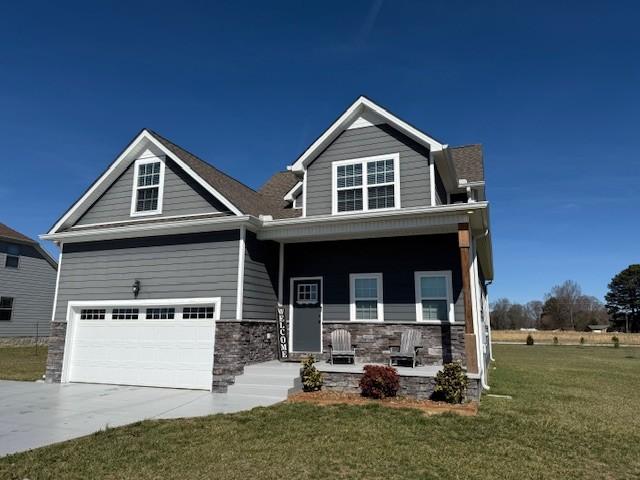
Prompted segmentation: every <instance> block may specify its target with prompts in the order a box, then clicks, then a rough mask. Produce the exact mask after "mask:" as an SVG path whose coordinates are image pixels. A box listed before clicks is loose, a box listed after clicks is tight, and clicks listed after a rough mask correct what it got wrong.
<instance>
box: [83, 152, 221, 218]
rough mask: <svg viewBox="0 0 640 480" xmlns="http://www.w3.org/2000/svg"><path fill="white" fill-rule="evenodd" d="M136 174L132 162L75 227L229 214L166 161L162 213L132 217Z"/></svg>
mask: <svg viewBox="0 0 640 480" xmlns="http://www.w3.org/2000/svg"><path fill="white" fill-rule="evenodd" d="M134 171H135V168H134V164H133V163H132V164H131V165H130V166H129V167H128V168H127V169H126V170H125V171H124V173H123V174H122V175H121V176H120V177H118V179H117V180H116V181H115V182H114V183H113V184H112V185H111V186H110V187H109V188H108V189H107V191H106V192H105V193H104V194H102V196H101V197H100V198H99V199H98V200H96V201H95V203H94V204H93V205H92V206H91V207H90V208H89V210H87V212H86V213H85V214H84V215H83V216H82V217H81V218H80V219H79V220H78V222H76V225H86V224H92V223H103V222H120V221H125V220H131V219H132V218H134V219H140V218H146V219H153V218H162V217H168V216H176V215H191V214H198V213H216V212H228V209H227V208H226V207H224V205H222V204H221V203H220V202H219V201H218V200H216V199H215V198H213V197H212V196H211V194H210V193H209V192H207V191H205V190H204V189H203V188H202V187H201V186H200V185H199V184H197V183H196V182H195V181H194V180H193V179H192V178H191V177H189V176H188V175H187V174H185V173H184V172H183V171H182V170H181V169H180V167H178V166H177V165H176V164H175V163H174V162H172V161H171V160H168V159H167V160H166V167H165V175H164V196H163V201H162V214H160V215H149V216H145V217H131V196H132V189H133V175H134Z"/></svg>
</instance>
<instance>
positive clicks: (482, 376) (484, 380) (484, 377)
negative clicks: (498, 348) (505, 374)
mask: <svg viewBox="0 0 640 480" xmlns="http://www.w3.org/2000/svg"><path fill="white" fill-rule="evenodd" d="M488 234H489V229H486V230H485V231H484V233H482V234H480V235H478V236H477V237H476V238H474V241H473V277H474V282H473V283H474V284H475V285H474V289H475V286H479V285H480V278H479V275H478V251H477V250H478V249H477V246H476V245H477V240H478V239H480V238H484V237H486V236H487V235H488ZM476 296H477V295H476ZM476 300H477V298H476ZM476 305H477V303H476ZM478 313H479V312H478ZM476 319H477V322H476V326H477V328H478V334H479V333H480V329H481V327H482V322H481V321H480V316H479V315H477V314H476ZM490 328H491V327H489V329H490ZM483 333H484V332H483ZM476 338H477V342H478V347H480V348H478V350H479V352H481V351H482V348H481V347H482V345H480V343H481V339H480V335H477V337H476ZM488 340H489V342H488V343H489V358H491V357H492V353H491V336H490V335H489V336H488ZM478 363H479V364H480V369H481V370H480V383H481V384H482V388H483V389H485V390H491V387H490V386H489V385H488V384H487V367H486V364H485V361H484V357H483V358H482V361H480V362H478Z"/></svg>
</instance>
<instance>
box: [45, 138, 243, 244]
mask: <svg viewBox="0 0 640 480" xmlns="http://www.w3.org/2000/svg"><path fill="white" fill-rule="evenodd" d="M145 140H146V141H148V142H150V143H152V144H153V145H154V146H155V147H157V148H158V149H159V150H161V151H162V152H163V153H164V154H165V155H166V156H167V157H168V158H170V159H171V160H173V161H174V162H175V163H177V164H178V165H179V166H180V168H182V169H183V170H184V171H185V172H186V173H187V174H188V175H189V176H191V177H192V178H193V179H194V180H195V181H196V182H197V183H198V184H199V185H201V186H202V187H203V188H204V189H205V190H206V191H208V192H209V193H211V194H212V195H213V196H214V197H215V198H216V199H218V200H219V201H220V202H221V203H222V204H223V205H224V206H226V207H227V208H228V209H229V210H230V211H231V212H233V213H234V214H235V215H243V214H242V212H241V211H240V210H238V208H237V207H236V206H235V205H233V204H232V203H231V202H230V201H229V200H227V199H226V198H225V197H224V196H223V195H222V194H221V193H220V192H218V191H217V190H216V189H215V188H213V187H212V186H211V185H209V184H208V183H207V182H205V181H204V180H203V179H202V178H201V177H200V176H199V175H198V174H197V173H196V172H194V171H193V170H192V169H191V168H190V167H189V166H188V165H187V164H186V163H184V162H183V161H182V160H181V159H180V158H179V157H177V156H176V155H174V154H173V153H172V152H171V151H170V150H168V149H167V148H166V147H165V146H164V145H162V144H161V143H160V142H159V141H158V140H157V139H156V138H155V137H154V136H153V135H151V134H150V133H149V132H148V131H147V130H146V129H145V130H143V131H142V132H140V134H139V135H138V136H137V137H136V138H135V139H134V140H133V141H132V142H131V143H130V144H129V146H128V147H127V148H126V149H125V150H124V151H123V152H122V153H121V154H120V155H119V156H118V158H116V160H115V161H114V162H113V163H112V164H111V165H110V166H109V168H108V169H107V170H106V171H105V172H104V173H103V174H102V175H101V176H100V178H98V180H97V181H96V182H94V183H93V185H91V187H90V188H89V190H87V191H86V192H85V194H84V195H83V196H82V197H81V198H80V200H78V201H77V202H76V203H74V204H73V206H72V207H71V208H70V209H69V210H68V211H67V213H65V214H64V215H63V216H62V217H61V218H60V220H58V221H57V222H56V224H55V225H54V226H53V227H52V228H51V230H49V232H47V235H52V234H55V233H56V232H57V231H58V230H60V228H61V227H62V226H63V225H65V224H66V223H67V222H73V221H75V220H77V219H78V218H80V216H81V215H82V214H83V213H84V212H85V211H86V209H87V208H88V207H89V206H90V205H92V204H93V202H94V201H96V200H97V199H98V198H99V197H100V195H102V194H103V193H104V192H105V191H106V190H107V188H108V187H109V185H110V182H109V179H113V180H115V179H116V178H117V177H118V176H119V175H120V174H121V173H122V172H124V170H125V169H126V168H127V167H128V166H129V164H130V163H131V162H132V161H133V160H135V158H134V157H135V154H136V149H137V148H138V147H139V146H140V143H141V142H143V141H145ZM83 207H85V208H83Z"/></svg>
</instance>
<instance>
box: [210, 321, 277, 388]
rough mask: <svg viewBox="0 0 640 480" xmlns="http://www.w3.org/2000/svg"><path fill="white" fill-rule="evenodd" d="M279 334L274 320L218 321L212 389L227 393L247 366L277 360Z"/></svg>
mask: <svg viewBox="0 0 640 480" xmlns="http://www.w3.org/2000/svg"><path fill="white" fill-rule="evenodd" d="M269 334H270V335H269ZM267 336H270V337H271V338H267ZM277 337H278V336H277V326H276V322H274V321H244V320H243V321H237V320H230V321H225V320H218V321H217V322H216V338H215V350H214V354H213V383H212V386H213V391H214V392H226V391H227V387H228V386H229V385H231V384H232V383H234V381H235V377H236V375H240V374H242V373H243V371H244V367H245V365H250V364H252V363H260V362H266V361H268V360H276V359H277V358H278V353H277V346H278V340H277Z"/></svg>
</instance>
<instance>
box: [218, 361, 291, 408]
mask: <svg viewBox="0 0 640 480" xmlns="http://www.w3.org/2000/svg"><path fill="white" fill-rule="evenodd" d="M301 388H302V380H301V379H300V366H299V365H298V364H296V363H282V362H278V361H270V362H264V363H257V364H253V365H247V366H245V367H244V373H243V374H242V375H237V376H236V377H235V382H234V383H233V384H232V385H229V387H228V388H227V393H229V394H231V395H255V396H265V397H277V398H279V399H281V400H285V399H286V398H287V396H288V395H289V394H290V393H292V392H295V391H298V390H300V389H301Z"/></svg>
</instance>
